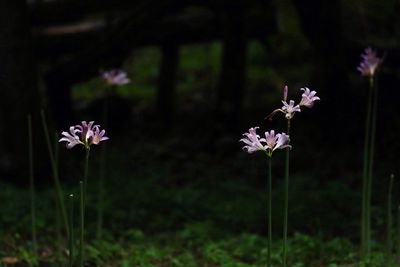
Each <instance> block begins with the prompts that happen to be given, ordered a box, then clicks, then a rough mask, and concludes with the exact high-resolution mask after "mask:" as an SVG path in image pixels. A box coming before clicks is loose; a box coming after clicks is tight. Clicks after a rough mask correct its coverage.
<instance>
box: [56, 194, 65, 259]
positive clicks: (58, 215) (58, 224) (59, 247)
mask: <svg viewBox="0 0 400 267" xmlns="http://www.w3.org/2000/svg"><path fill="white" fill-rule="evenodd" d="M55 197H56V201H55V205H56V206H55V213H56V237H57V257H58V258H61V255H62V250H63V249H62V237H61V228H62V227H61V212H60V211H61V209H60V205H59V204H58V201H57V196H55Z"/></svg>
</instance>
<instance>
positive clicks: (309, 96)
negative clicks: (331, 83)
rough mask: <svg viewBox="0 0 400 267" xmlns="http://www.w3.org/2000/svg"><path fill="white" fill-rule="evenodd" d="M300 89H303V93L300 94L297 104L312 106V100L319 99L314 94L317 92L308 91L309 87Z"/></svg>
mask: <svg viewBox="0 0 400 267" xmlns="http://www.w3.org/2000/svg"><path fill="white" fill-rule="evenodd" d="M300 90H302V91H304V93H303V94H302V95H301V97H302V98H301V101H300V104H299V105H300V106H306V107H308V108H312V107H313V106H314V101H316V100H320V98H319V97H318V96H315V95H316V94H317V92H316V91H310V89H309V88H307V87H304V88H301V89H300Z"/></svg>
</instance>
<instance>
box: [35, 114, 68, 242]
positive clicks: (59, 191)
mask: <svg viewBox="0 0 400 267" xmlns="http://www.w3.org/2000/svg"><path fill="white" fill-rule="evenodd" d="M40 115H41V117H42V125H43V131H44V135H45V138H46V144H47V149H48V152H49V156H50V164H51V167H52V168H51V169H52V171H53V178H54V184H55V187H56V193H57V199H58V204H59V205H60V208H61V215H62V219H63V222H64V227H65V232H66V233H67V235H69V228H68V219H67V211H66V209H65V202H64V198H63V192H62V189H61V184H60V179H59V173H58V168H57V164H56V160H55V157H54V154H53V149H52V147H51V142H50V136H49V131H48V128H47V123H46V118H45V116H44V111H43V110H41V114H40Z"/></svg>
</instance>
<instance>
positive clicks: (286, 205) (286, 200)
mask: <svg viewBox="0 0 400 267" xmlns="http://www.w3.org/2000/svg"><path fill="white" fill-rule="evenodd" d="M287 134H288V135H289V136H290V120H288V121H287ZM289 156H290V148H289V147H288V148H286V159H285V181H284V215H283V250H282V258H283V259H282V263H283V267H286V266H287V259H286V258H287V236H288V234H287V233H288V209H289Z"/></svg>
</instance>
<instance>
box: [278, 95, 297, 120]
mask: <svg viewBox="0 0 400 267" xmlns="http://www.w3.org/2000/svg"><path fill="white" fill-rule="evenodd" d="M282 104H283V107H282V109H281V110H282V112H283V113H285V117H286V119H288V120H290V119H291V118H293V116H294V113H295V112H301V109H300V106H299V105H294V101H293V100H290V101H289V104H288V103H287V102H286V101H282Z"/></svg>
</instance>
